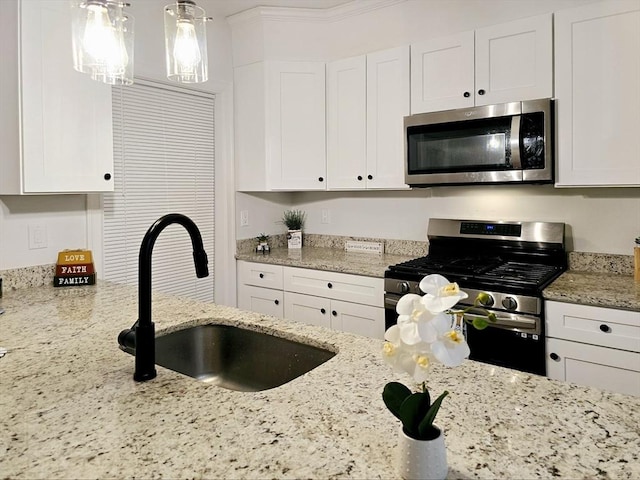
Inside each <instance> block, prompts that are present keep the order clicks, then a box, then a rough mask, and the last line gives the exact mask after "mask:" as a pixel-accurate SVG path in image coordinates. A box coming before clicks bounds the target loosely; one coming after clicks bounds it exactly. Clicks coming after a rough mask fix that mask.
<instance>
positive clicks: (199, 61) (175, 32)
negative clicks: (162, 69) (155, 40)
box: [164, 0, 209, 83]
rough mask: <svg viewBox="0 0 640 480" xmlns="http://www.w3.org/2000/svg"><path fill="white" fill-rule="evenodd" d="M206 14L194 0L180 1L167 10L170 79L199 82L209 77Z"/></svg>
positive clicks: (166, 38)
mask: <svg viewBox="0 0 640 480" xmlns="http://www.w3.org/2000/svg"><path fill="white" fill-rule="evenodd" d="M207 20H208V19H207V17H206V16H205V11H204V10H203V9H202V8H200V7H198V6H196V4H195V3H194V2H192V1H191V0H179V1H178V2H176V3H175V4H171V5H167V6H166V7H165V9H164V38H165V55H166V63H167V78H168V79H169V80H172V81H174V82H181V83H200V82H206V81H207V79H208V77H209V72H208V68H209V67H208V60H207V32H206V29H205V22H206V21H207Z"/></svg>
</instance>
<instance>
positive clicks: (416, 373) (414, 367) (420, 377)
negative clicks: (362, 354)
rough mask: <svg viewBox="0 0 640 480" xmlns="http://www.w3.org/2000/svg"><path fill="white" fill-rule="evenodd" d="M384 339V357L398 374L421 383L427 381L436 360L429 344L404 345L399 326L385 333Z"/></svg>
mask: <svg viewBox="0 0 640 480" xmlns="http://www.w3.org/2000/svg"><path fill="white" fill-rule="evenodd" d="M384 339H385V340H386V341H385V343H384V345H383V347H382V356H383V358H384V360H385V361H386V362H387V363H388V364H389V365H391V366H392V367H393V369H394V370H395V371H396V372H398V373H407V374H409V375H411V376H412V377H413V379H414V380H415V381H416V382H419V383H421V382H424V381H426V380H427V377H428V371H429V368H430V366H431V365H432V364H433V363H434V360H435V359H434V358H433V357H432V356H431V354H430V353H429V345H428V344H424V343H423V344H419V345H407V344H405V343H403V342H402V340H401V338H400V329H399V327H398V326H397V325H394V326H392V327H390V328H389V329H388V330H387V331H386V332H385V334H384Z"/></svg>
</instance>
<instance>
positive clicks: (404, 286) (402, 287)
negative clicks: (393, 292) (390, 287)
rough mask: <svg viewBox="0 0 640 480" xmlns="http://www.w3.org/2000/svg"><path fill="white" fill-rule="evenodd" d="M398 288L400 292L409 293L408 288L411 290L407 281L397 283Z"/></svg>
mask: <svg viewBox="0 0 640 480" xmlns="http://www.w3.org/2000/svg"><path fill="white" fill-rule="evenodd" d="M398 288H399V289H400V293H409V290H411V289H410V287H409V283H408V282H400V283H398Z"/></svg>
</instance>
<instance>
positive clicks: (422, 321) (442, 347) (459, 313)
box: [382, 275, 496, 479]
mask: <svg viewBox="0 0 640 480" xmlns="http://www.w3.org/2000/svg"><path fill="white" fill-rule="evenodd" d="M420 290H422V291H423V292H425V295H424V296H420V295H417V294H415V293H409V294H406V295H404V296H403V297H401V298H400V300H399V301H398V304H397V306H396V312H397V313H398V323H397V325H393V326H392V327H390V328H389V329H388V330H387V331H386V333H385V335H384V338H385V340H386V341H385V343H384V347H383V356H384V359H385V360H386V361H387V363H389V364H390V365H391V366H393V367H394V369H395V370H396V371H398V372H402V373H408V374H409V375H411V376H412V377H413V379H414V380H415V381H416V382H417V383H418V384H421V387H420V389H419V391H417V392H415V393H412V392H411V390H410V389H409V388H407V387H406V386H405V385H403V384H401V383H398V382H389V383H387V384H386V385H385V387H384V390H383V392H382V399H383V400H384V403H385V405H386V406H387V408H388V409H389V411H390V412H391V413H393V414H394V415H395V416H396V417H397V418H398V419H399V420H400V421H401V422H402V428H401V430H400V441H399V445H398V451H397V452H396V453H397V455H396V462H397V463H396V469H397V471H398V474H399V475H401V476H402V478H405V479H410V478H429V479H443V478H445V477H446V476H447V471H448V466H447V454H446V449H445V445H444V432H443V431H442V430H441V429H440V428H439V427H437V426H436V425H434V423H433V422H434V419H435V417H436V414H437V413H438V410H439V409H440V405H441V403H442V401H443V400H444V398H445V397H446V396H447V395H448V394H449V392H448V391H446V390H445V391H444V392H443V393H442V394H441V395H440V396H439V397H438V398H437V399H436V400H435V401H433V402H431V396H430V394H429V390H428V389H427V386H426V381H427V378H428V371H429V368H430V366H431V365H432V364H433V363H438V362H439V363H442V364H443V365H445V366H447V367H456V366H458V365H461V364H462V363H463V362H464V360H465V358H467V357H468V356H469V353H470V350H469V345H467V341H466V338H465V336H464V334H465V329H466V324H472V325H473V327H475V328H477V329H479V330H482V329H484V328H486V327H487V326H488V325H489V323H490V322H495V321H496V316H495V314H494V313H489V312H488V311H487V310H486V309H484V308H482V305H483V301H484V302H486V300H487V299H486V298H483V296H486V295H487V294H486V293H480V294H479V295H478V297H477V298H476V299H475V302H474V305H473V306H471V307H468V308H466V309H464V310H452V308H453V307H454V306H455V305H456V304H457V303H458V302H459V301H460V300H463V299H465V298H467V297H468V295H467V294H466V293H465V292H463V291H461V290H460V289H459V288H458V284H457V283H450V282H449V280H447V279H446V278H445V277H443V276H442V275H427V276H426V277H424V278H423V279H422V281H421V282H420ZM471 309H473V310H474V316H473V317H474V318H473V320H470V319H467V318H465V313H467V312H468V311H469V310H471ZM478 311H482V312H484V314H485V315H486V317H483V316H477V312H478Z"/></svg>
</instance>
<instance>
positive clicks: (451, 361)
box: [431, 328, 471, 367]
mask: <svg viewBox="0 0 640 480" xmlns="http://www.w3.org/2000/svg"><path fill="white" fill-rule="evenodd" d="M431 353H432V354H433V356H434V357H435V358H437V359H438V361H439V362H440V363H442V364H443V365H445V366H447V367H457V366H458V365H462V363H463V362H464V360H465V358H467V357H468V356H469V353H471V351H470V350H469V345H468V344H467V341H466V339H465V338H464V335H463V334H462V332H461V331H460V330H459V329H457V328H452V329H449V330H448V331H447V332H445V333H444V334H443V335H442V336H441V337H440V338H439V339H438V341H436V342H434V343H432V344H431Z"/></svg>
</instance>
